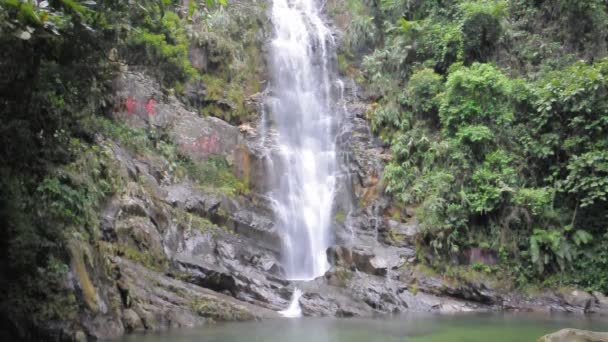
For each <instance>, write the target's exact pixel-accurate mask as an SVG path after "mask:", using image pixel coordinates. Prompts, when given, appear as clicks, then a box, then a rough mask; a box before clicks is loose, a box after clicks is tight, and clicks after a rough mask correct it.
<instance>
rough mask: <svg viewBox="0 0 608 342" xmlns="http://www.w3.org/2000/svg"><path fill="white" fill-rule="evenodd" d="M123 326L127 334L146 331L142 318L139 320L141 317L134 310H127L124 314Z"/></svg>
mask: <svg viewBox="0 0 608 342" xmlns="http://www.w3.org/2000/svg"><path fill="white" fill-rule="evenodd" d="M122 324H123V325H124V327H125V330H126V331H127V332H134V331H142V330H144V325H143V322H142V320H141V318H139V315H137V313H136V312H135V311H134V310H132V309H126V310H124V311H123V312H122Z"/></svg>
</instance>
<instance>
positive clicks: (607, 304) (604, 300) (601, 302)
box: [589, 291, 608, 316]
mask: <svg viewBox="0 0 608 342" xmlns="http://www.w3.org/2000/svg"><path fill="white" fill-rule="evenodd" d="M592 294H593V297H595V303H594V304H595V305H593V306H592V307H591V308H590V310H589V311H590V312H594V313H599V314H601V315H604V316H608V296H604V295H603V294H602V293H600V292H598V291H594V292H593V293H592Z"/></svg>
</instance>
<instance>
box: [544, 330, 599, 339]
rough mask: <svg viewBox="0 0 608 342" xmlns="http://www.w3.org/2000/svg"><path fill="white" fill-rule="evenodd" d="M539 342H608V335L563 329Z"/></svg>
mask: <svg viewBox="0 0 608 342" xmlns="http://www.w3.org/2000/svg"><path fill="white" fill-rule="evenodd" d="M537 342H608V333H601V332H592V331H586V330H578V329H562V330H560V331H558V332H555V333H553V334H549V335H545V336H543V337H541V338H539V339H538V340H537Z"/></svg>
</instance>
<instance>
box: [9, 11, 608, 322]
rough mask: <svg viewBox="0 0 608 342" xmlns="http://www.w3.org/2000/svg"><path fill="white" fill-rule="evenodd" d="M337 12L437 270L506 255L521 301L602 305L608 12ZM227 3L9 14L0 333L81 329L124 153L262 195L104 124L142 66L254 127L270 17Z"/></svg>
mask: <svg viewBox="0 0 608 342" xmlns="http://www.w3.org/2000/svg"><path fill="white" fill-rule="evenodd" d="M334 2H335V1H334ZM338 3H339V4H340V6H341V7H339V8H338V9H337V10H338V11H348V12H349V13H350V15H351V16H352V17H353V18H352V19H353V20H352V22H350V23H349V25H348V29H347V31H346V32H345V36H344V40H343V43H344V44H343V45H342V50H341V53H340V55H339V56H338V63H339V65H340V67H341V70H342V71H343V72H344V73H345V74H347V75H349V76H352V77H354V78H356V79H357V80H358V81H359V82H360V83H361V84H362V86H363V88H364V89H365V90H366V91H367V92H369V93H370V94H371V97H372V98H373V99H374V101H375V103H374V104H373V105H372V109H371V110H370V111H369V113H368V116H369V119H370V121H371V124H372V126H373V129H374V131H375V132H376V133H377V134H378V135H379V136H380V137H381V138H382V140H383V141H384V142H385V143H386V144H387V146H390V148H391V150H392V161H391V162H390V163H389V165H387V167H386V169H385V174H384V178H385V179H384V181H385V184H386V189H387V191H388V192H389V193H391V194H392V195H393V197H394V199H395V202H396V205H399V206H401V207H403V208H405V207H413V208H415V209H416V213H417V217H418V219H419V220H420V222H421V224H422V226H423V229H424V230H423V235H422V237H421V238H420V240H419V247H420V250H421V251H422V252H427V251H428V252H430V253H431V254H432V255H434V257H432V258H427V259H428V261H429V263H431V264H432V266H435V267H437V268H438V269H441V268H444V267H445V265H447V264H448V263H449V261H450V259H451V258H452V257H453V256H454V255H457V254H458V253H460V252H462V251H464V250H466V249H467V248H471V247H479V248H484V249H491V250H493V251H495V252H496V254H497V255H498V256H499V258H500V263H499V265H497V266H492V267H487V268H482V270H484V271H487V272H489V273H495V274H500V275H501V276H503V277H508V278H509V279H511V280H513V281H515V282H516V283H517V284H518V285H521V286H523V285H527V284H535V285H545V286H570V285H572V286H578V287H582V288H585V289H589V290H600V291H603V292H604V293H607V292H608V224H607V222H608V81H607V78H608V59H607V57H608V50H607V45H608V40H607V39H608V7H607V6H608V5H607V3H606V2H605V1H603V0H584V1H580V0H553V1H549V0H535V1H527V0H510V1H505V0H502V1H501V0H345V1H344V2H343V3H342V2H338ZM184 4H190V5H187V6H184ZM197 4H198V5H197ZM223 5H225V2H224V1H223V0H217V1H214V0H208V1H207V2H202V3H201V2H195V1H181V0H179V1H178V0H145V1H121V0H96V1H91V0H89V1H77V0H50V1H34V0H0V75H1V77H0V143H1V146H2V148H1V149H0V287H1V288H2V289H3V291H2V292H0V328H3V326H2V325H3V324H5V322H6V321H7V320H6V319H5V318H7V317H10V318H11V320H20V321H24V322H31V323H33V325H34V326H36V323H37V322H49V321H61V320H67V319H70V318H71V317H73V315H74V314H75V310H76V307H75V306H76V298H74V294H73V291H68V290H66V289H65V287H64V286H61V282H63V281H64V280H65V276H66V274H67V272H68V269H69V266H68V264H69V260H70V255H69V254H70V246H69V243H70V241H84V242H87V243H90V244H91V245H94V244H95V242H96V241H97V240H96V239H97V237H98V236H99V234H100V232H99V217H98V214H99V213H98V211H99V209H100V207H101V204H102V202H103V201H104V200H105V199H107V198H108V196H110V195H112V194H114V193H116V192H117V191H119V189H120V188H121V184H122V183H121V182H122V180H121V179H120V177H119V176H117V175H116V174H115V168H114V167H113V165H114V164H113V163H114V161H113V160H112V157H111V153H110V147H109V145H110V140H111V141H116V142H120V143H122V144H123V145H124V147H125V148H127V149H130V150H132V151H133V152H134V153H141V154H145V153H151V154H152V153H154V154H158V155H162V156H165V157H166V159H167V160H170V161H171V162H173V163H175V167H176V168H180V169H181V170H183V173H184V174H186V175H187V176H188V177H191V178H193V179H198V180H199V183H201V184H204V185H205V184H207V185H208V184H214V185H216V186H217V185H218V183H221V184H220V189H219V190H220V191H224V192H227V193H232V192H244V191H247V190H246V189H244V185H243V184H241V183H239V182H238V180H235V179H234V177H232V176H231V175H230V174H229V172H227V170H226V169H227V166H226V163H225V160H212V161H211V162H210V163H209V164H205V165H198V164H195V163H193V162H192V161H190V160H187V159H186V158H184V157H183V156H180V155H179V153H178V152H177V151H176V149H175V146H173V145H171V143H170V142H169V141H168V140H167V139H165V137H163V136H162V135H159V136H157V135H155V132H152V131H136V130H132V129H130V128H127V127H124V126H121V125H120V124H118V123H116V122H114V121H112V120H110V119H108V117H109V113H110V112H111V111H112V108H111V106H112V105H113V104H114V103H115V101H114V100H115V99H113V98H112V93H113V91H112V82H113V80H114V78H115V76H116V74H117V73H118V72H119V70H120V69H121V68H123V69H124V68H125V67H129V68H133V69H137V68H140V69H143V70H145V71H146V72H148V73H151V74H153V75H154V76H155V77H156V78H158V79H159V80H161V83H162V85H163V87H164V91H165V92H166V94H167V95H168V96H169V95H175V96H178V97H179V98H180V99H181V100H183V101H184V102H186V103H188V104H189V105H190V106H191V107H192V109H193V110H198V111H199V113H200V114H201V115H214V116H217V117H220V118H222V119H225V120H226V121H229V122H231V123H233V124H239V123H242V122H246V121H249V120H250V119H251V118H252V117H253V116H254V115H255V110H251V109H250V108H247V107H246V106H245V105H244V104H245V102H246V101H245V99H246V97H247V96H248V95H251V94H254V93H256V92H258V91H260V90H261V89H260V84H259V82H258V80H259V79H261V78H262V77H260V73H262V72H263V71H261V70H259V69H258V68H257V66H258V65H259V64H260V63H263V62H262V60H263V54H262V51H261V49H262V48H261V47H262V45H263V42H264V39H265V38H266V37H264V36H260V34H259V31H260V29H261V27H260V25H261V24H260V22H258V21H257V19H256V17H257V16H259V13H245V12H243V11H240V12H239V9H238V7H236V6H234V7H232V8H234V11H233V12H232V13H231V15H227V12H226V11H230V9H228V10H225V9H223V7H224V6H223ZM231 6H232V4H231V5H230V6H227V7H228V8H231ZM334 10H335V9H334ZM192 46H196V47H198V48H200V49H203V50H204V51H206V53H207V54H208V57H209V58H208V59H207V60H206V61H205V63H202V64H197V63H193V61H192V58H191V57H192V56H190V55H189V53H190V51H189V48H190V47H192ZM200 84H204V94H203V95H201V94H200V93H199V92H198V91H199V90H201V89H198V88H200V87H199V85H200ZM192 93H193V94H194V96H189V94H192ZM421 254H424V253H421ZM503 271H504V272H503Z"/></svg>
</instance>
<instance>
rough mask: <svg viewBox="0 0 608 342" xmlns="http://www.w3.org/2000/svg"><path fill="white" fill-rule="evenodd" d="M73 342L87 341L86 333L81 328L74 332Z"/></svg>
mask: <svg viewBox="0 0 608 342" xmlns="http://www.w3.org/2000/svg"><path fill="white" fill-rule="evenodd" d="M74 342H87V335H86V334H85V333H84V331H82V330H78V331H77V332H76V333H75V334H74Z"/></svg>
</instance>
